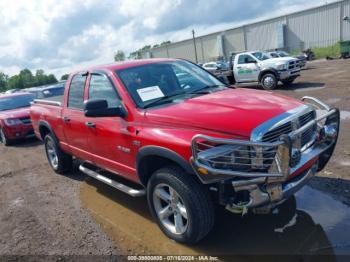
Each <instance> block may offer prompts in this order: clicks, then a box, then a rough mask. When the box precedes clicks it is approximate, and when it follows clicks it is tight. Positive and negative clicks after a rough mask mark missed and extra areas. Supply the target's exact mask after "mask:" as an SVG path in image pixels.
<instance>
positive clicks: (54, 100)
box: [34, 95, 63, 106]
mask: <svg viewBox="0 0 350 262" xmlns="http://www.w3.org/2000/svg"><path fill="white" fill-rule="evenodd" d="M34 103H35V104H46V105H52V106H62V103H63V95H62V96H52V97H48V98H45V99H34Z"/></svg>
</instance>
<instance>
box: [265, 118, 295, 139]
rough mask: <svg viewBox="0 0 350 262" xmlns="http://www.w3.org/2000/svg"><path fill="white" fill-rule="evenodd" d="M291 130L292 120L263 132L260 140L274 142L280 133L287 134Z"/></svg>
mask: <svg viewBox="0 0 350 262" xmlns="http://www.w3.org/2000/svg"><path fill="white" fill-rule="evenodd" d="M292 131H293V128H292V122H287V123H285V124H283V125H280V126H278V127H276V128H274V129H272V130H270V131H268V132H267V133H265V135H264V136H263V138H262V141H263V142H275V141H277V140H278V139H279V138H280V137H281V135H284V134H289V133H290V132H292Z"/></svg>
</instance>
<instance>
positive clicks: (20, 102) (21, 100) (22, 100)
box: [0, 94, 34, 111]
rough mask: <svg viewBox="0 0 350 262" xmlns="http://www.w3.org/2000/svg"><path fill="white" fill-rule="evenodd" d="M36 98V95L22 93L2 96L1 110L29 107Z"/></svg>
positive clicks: (0, 99) (0, 100) (0, 101)
mask: <svg viewBox="0 0 350 262" xmlns="http://www.w3.org/2000/svg"><path fill="white" fill-rule="evenodd" d="M33 100H34V95H32V94H28V95H20V96H11V97H2V98H1V97H0V111H6V110H11V109H16V108H21V107H29V106H30V102H32V101H33Z"/></svg>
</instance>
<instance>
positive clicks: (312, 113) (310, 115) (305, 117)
mask: <svg viewBox="0 0 350 262" xmlns="http://www.w3.org/2000/svg"><path fill="white" fill-rule="evenodd" d="M315 117H316V112H315V111H310V112H309V113H306V114H305V115H302V116H300V117H299V123H300V126H303V125H305V124H307V123H308V122H309V121H310V120H313V119H315Z"/></svg>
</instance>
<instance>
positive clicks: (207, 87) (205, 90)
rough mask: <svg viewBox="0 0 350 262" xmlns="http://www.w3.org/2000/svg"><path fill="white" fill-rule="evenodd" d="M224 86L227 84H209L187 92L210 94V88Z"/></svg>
mask: <svg viewBox="0 0 350 262" xmlns="http://www.w3.org/2000/svg"><path fill="white" fill-rule="evenodd" d="M218 87H220V88H222V87H226V86H225V85H207V86H204V87H202V88H199V89H196V90H193V91H190V92H186V93H187V94H210V93H211V92H210V91H209V90H208V89H212V88H218Z"/></svg>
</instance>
